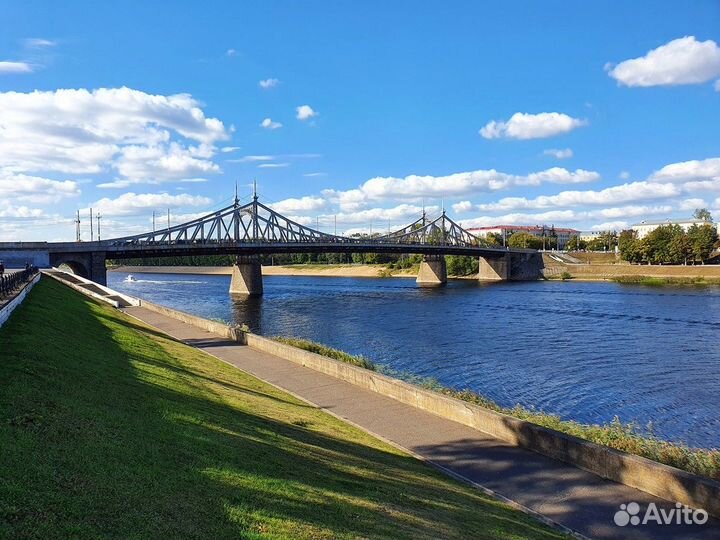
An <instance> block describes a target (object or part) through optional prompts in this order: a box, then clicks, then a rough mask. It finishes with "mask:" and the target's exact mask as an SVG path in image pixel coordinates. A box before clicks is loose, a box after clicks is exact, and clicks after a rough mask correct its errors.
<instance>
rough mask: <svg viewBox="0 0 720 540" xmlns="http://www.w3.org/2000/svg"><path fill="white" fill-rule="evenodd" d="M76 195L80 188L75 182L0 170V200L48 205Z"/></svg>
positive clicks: (78, 193)
mask: <svg viewBox="0 0 720 540" xmlns="http://www.w3.org/2000/svg"><path fill="white" fill-rule="evenodd" d="M78 195H80V188H79V187H78V183H77V182H75V181H72V180H64V181H58V180H51V179H49V178H43V177H40V176H31V175H27V174H22V173H14V172H12V171H8V170H2V169H0V200H10V199H15V200H18V201H27V202H33V203H39V204H50V203H55V202H58V201H60V200H62V199H66V198H69V197H77V196H78Z"/></svg>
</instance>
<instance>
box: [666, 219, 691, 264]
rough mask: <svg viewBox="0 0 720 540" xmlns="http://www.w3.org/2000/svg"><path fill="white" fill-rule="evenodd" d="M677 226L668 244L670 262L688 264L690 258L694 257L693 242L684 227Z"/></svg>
mask: <svg viewBox="0 0 720 540" xmlns="http://www.w3.org/2000/svg"><path fill="white" fill-rule="evenodd" d="M676 227H677V228H676V229H675V230H674V231H673V237H672V239H671V240H670V245H669V246H668V248H669V250H670V261H669V262H671V263H673V264H687V262H688V259H690V258H691V257H692V243H691V242H690V238H689V237H688V235H687V234H686V233H685V231H684V230H683V229H682V227H679V226H676Z"/></svg>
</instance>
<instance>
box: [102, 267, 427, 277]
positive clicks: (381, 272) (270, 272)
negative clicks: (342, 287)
mask: <svg viewBox="0 0 720 540" xmlns="http://www.w3.org/2000/svg"><path fill="white" fill-rule="evenodd" d="M108 272H127V273H131V274H132V273H137V274H189V275H215V276H229V275H231V274H232V266H117V267H114V268H108ZM391 272H392V273H390V272H388V271H387V267H386V266H384V265H368V264H352V265H350V264H348V265H339V264H329V265H321V264H312V265H300V264H298V265H288V266H263V267H262V275H263V276H307V277H353V278H361V277H363V278H377V277H394V278H415V277H417V273H416V272H414V271H412V270H393V271H391Z"/></svg>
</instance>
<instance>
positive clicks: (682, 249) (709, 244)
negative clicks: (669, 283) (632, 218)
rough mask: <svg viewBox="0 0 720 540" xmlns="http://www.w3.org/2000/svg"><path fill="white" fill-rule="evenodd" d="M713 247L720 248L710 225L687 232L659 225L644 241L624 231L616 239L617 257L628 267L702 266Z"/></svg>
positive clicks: (678, 227) (677, 226) (674, 226)
mask: <svg viewBox="0 0 720 540" xmlns="http://www.w3.org/2000/svg"><path fill="white" fill-rule="evenodd" d="M716 247H720V246H719V245H718V234H717V229H716V228H715V227H714V226H713V225H712V224H711V223H703V224H696V225H693V226H692V227H690V228H689V229H688V230H687V231H685V230H684V229H683V228H682V227H681V226H680V225H671V224H668V225H661V226H659V227H657V228H656V229H654V230H653V231H651V232H650V233H648V234H647V235H646V236H644V237H643V238H638V237H637V234H636V233H635V231H623V232H621V233H620V236H619V238H618V248H619V250H620V256H621V257H622V258H623V259H624V260H626V261H628V262H631V263H646V264H689V263H692V264H696V263H702V264H705V262H706V261H707V260H708V259H709V258H710V255H711V254H712V252H713V250H714V249H715V248H716Z"/></svg>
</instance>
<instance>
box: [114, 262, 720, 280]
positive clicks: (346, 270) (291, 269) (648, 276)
mask: <svg viewBox="0 0 720 540" xmlns="http://www.w3.org/2000/svg"><path fill="white" fill-rule="evenodd" d="M558 266H559V265H558ZM556 268H557V266H556ZM560 268H561V269H562V270H564V271H565V272H567V273H568V274H569V277H567V278H565V279H562V278H561V275H560V272H559V271H558V270H555V272H553V273H552V274H551V275H547V276H546V277H545V278H544V279H543V278H541V279H540V280H538V281H575V282H596V283H597V282H609V283H621V284H623V283H624V284H639V285H642V284H648V283H643V280H646V281H648V280H655V282H654V283H650V284H652V285H660V284H665V285H720V265H710V266H669V265H667V266H639V265H628V264H614V265H607V264H597V265H593V264H582V265H567V266H565V265H563V266H561V267H560ZM108 272H124V273H129V274H132V273H137V274H180V275H182V274H187V275H218V276H229V275H231V274H232V266H127V265H122V266H116V267H112V268H108ZM262 275H263V276H295V277H298V276H300V277H302V276H305V277H339V278H386V277H392V278H405V279H408V278H416V277H417V269H414V268H411V269H404V270H390V269H388V268H387V266H385V265H369V264H346V265H342V264H329V265H322V264H297V265H286V266H263V267H262ZM448 278H449V279H461V280H476V279H477V275H476V274H475V275H469V276H448ZM688 281H692V282H691V283H688ZM660 282H664V283H660Z"/></svg>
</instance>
